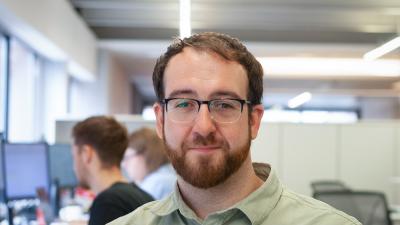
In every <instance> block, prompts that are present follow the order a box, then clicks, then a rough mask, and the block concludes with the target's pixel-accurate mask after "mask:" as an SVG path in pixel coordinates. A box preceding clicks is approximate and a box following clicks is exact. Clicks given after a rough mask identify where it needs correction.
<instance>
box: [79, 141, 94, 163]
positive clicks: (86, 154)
mask: <svg viewBox="0 0 400 225" xmlns="http://www.w3.org/2000/svg"><path fill="white" fill-rule="evenodd" d="M81 154H82V159H83V162H85V164H90V163H91V162H92V161H93V158H94V154H95V150H94V149H93V147H92V146H90V145H82V149H81Z"/></svg>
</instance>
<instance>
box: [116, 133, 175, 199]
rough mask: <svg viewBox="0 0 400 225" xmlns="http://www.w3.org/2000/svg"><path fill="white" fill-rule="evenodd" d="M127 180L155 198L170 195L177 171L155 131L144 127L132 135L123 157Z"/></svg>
mask: <svg viewBox="0 0 400 225" xmlns="http://www.w3.org/2000/svg"><path fill="white" fill-rule="evenodd" d="M122 168H123V170H124V171H125V172H126V175H127V176H128V179H129V180H130V181H133V182H135V183H136V184H137V185H139V187H140V188H142V189H143V190H145V191H147V192H148V193H149V194H150V195H152V196H153V198H155V199H162V198H164V197H165V196H167V195H169V194H170V193H171V192H172V191H173V189H174V187H175V183H176V174H175V170H174V169H173V167H172V166H171V164H170V162H169V159H168V157H167V155H166V154H165V150H164V143H163V142H162V140H161V139H160V138H159V137H158V136H157V133H156V131H155V130H153V129H150V128H142V129H140V130H137V131H135V132H133V133H132V134H131V135H130V136H129V146H128V149H127V150H126V152H125V155H124V159H123V160H122Z"/></svg>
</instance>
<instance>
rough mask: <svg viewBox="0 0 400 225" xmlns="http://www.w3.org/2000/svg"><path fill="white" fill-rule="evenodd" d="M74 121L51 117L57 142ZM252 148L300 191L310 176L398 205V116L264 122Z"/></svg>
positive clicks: (129, 121)
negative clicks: (382, 196)
mask: <svg viewBox="0 0 400 225" xmlns="http://www.w3.org/2000/svg"><path fill="white" fill-rule="evenodd" d="M117 119H118V120H119V121H121V122H122V123H124V124H125V125H126V126H127V128H128V130H129V131H133V130H135V129H138V128H139V127H142V126H147V127H155V121H147V120H144V119H142V118H141V117H139V116H132V117H129V116H125V117H122V118H121V117H117ZM76 122H77V120H60V121H57V122H56V142H57V143H69V138H70V136H71V129H72V127H73V125H74V124H75V123H76ZM251 148H252V150H251V154H252V160H253V161H255V162H266V163H269V164H271V165H272V167H273V169H274V170H275V171H277V173H278V175H279V178H280V179H281V181H282V182H283V183H284V184H285V185H286V186H287V187H289V188H290V189H293V190H295V191H297V192H300V193H302V194H305V195H309V196H311V195H312V191H311V188H310V184H311V182H312V181H315V180H341V181H343V182H344V183H346V184H347V185H349V186H350V187H352V188H354V189H358V190H371V191H382V192H384V193H385V194H386V196H387V198H388V201H389V203H390V204H398V205H400V166H399V165H400V121H363V122H359V123H354V124H295V123H265V122H263V123H262V124H261V127H260V131H259V133H258V137H257V138H256V139H255V140H254V141H253V142H252V146H251ZM396 178H397V179H396Z"/></svg>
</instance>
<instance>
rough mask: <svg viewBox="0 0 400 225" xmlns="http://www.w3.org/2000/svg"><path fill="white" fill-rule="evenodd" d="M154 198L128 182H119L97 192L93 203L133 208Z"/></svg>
mask: <svg viewBox="0 0 400 225" xmlns="http://www.w3.org/2000/svg"><path fill="white" fill-rule="evenodd" d="M153 200H154V199H153V198H152V197H151V196H150V195H149V194H147V193H146V192H144V191H142V190H141V189H139V188H137V187H135V186H133V185H132V184H128V183H120V184H117V185H113V186H112V187H110V188H108V189H106V190H104V191H103V192H101V193H99V195H97V197H96V198H95V199H94V202H93V206H95V205H119V206H121V207H122V206H123V207H125V208H127V209H131V210H134V209H136V208H137V207H139V206H141V205H143V204H145V203H147V202H150V201H153Z"/></svg>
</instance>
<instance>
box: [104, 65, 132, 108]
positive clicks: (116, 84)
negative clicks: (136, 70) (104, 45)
mask: <svg viewBox="0 0 400 225" xmlns="http://www.w3.org/2000/svg"><path fill="white" fill-rule="evenodd" d="M109 62H110V65H109V71H107V72H108V74H109V76H110V78H109V103H108V105H109V107H108V108H109V113H110V114H129V113H131V110H132V92H131V88H132V87H131V86H132V85H131V82H130V80H129V74H127V72H126V71H125V69H124V68H123V67H122V65H121V64H120V63H118V61H117V60H116V59H115V58H113V57H110V59H109Z"/></svg>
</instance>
